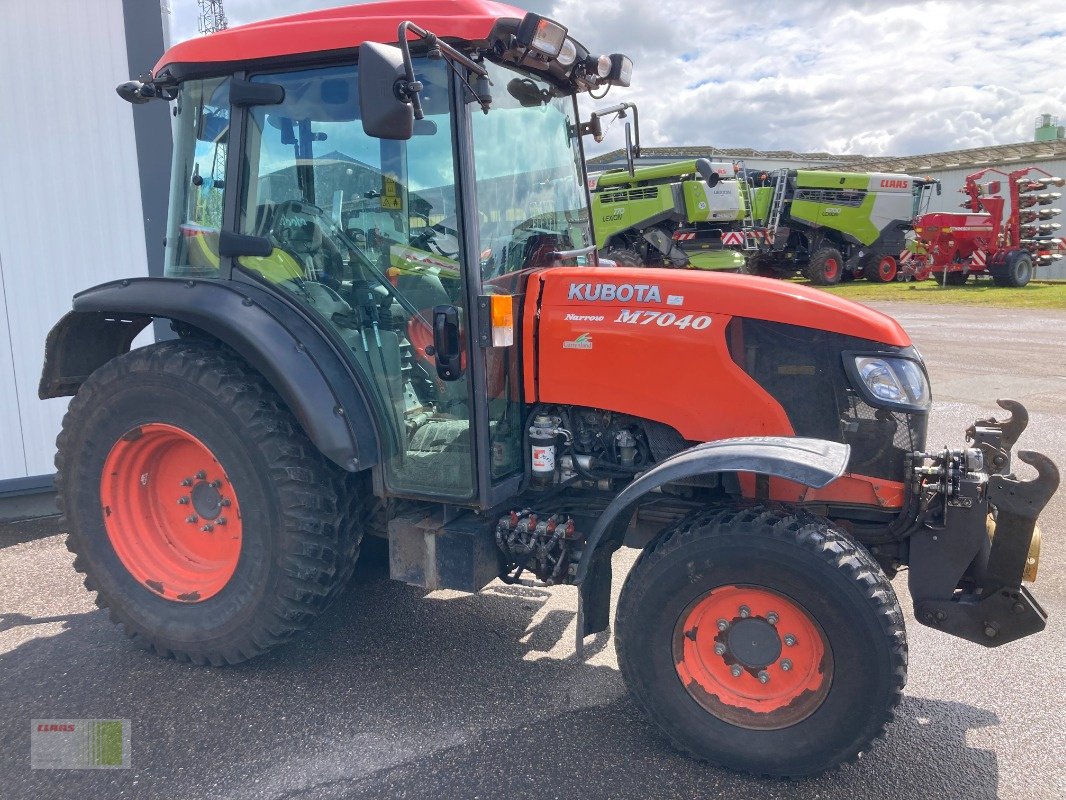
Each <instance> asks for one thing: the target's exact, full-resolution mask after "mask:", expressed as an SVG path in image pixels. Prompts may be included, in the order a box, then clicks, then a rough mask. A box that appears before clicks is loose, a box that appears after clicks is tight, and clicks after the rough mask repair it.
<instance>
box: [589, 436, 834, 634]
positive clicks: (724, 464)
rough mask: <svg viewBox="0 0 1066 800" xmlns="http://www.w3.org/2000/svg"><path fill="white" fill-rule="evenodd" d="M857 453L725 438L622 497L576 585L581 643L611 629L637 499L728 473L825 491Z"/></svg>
mask: <svg viewBox="0 0 1066 800" xmlns="http://www.w3.org/2000/svg"><path fill="white" fill-rule="evenodd" d="M850 453H851V449H850V448H849V447H848V445H845V444H840V443H838V442H829V441H825V440H822V439H805V438H799V437H784V436H767V437H748V438H740V439H722V440H720V441H717V442H708V443H706V444H700V445H696V446H695V447H691V448H689V449H688V450H682V451H681V452H680V453H677V454H675V455H673V456H671V457H670V458H668V459H666V460H665V461H662V462H660V463H659V464H657V465H656V466H655V467H654V468H653V469H650V470H648V472H646V473H644V474H643V475H642V476H640V477H639V478H637V479H636V480H635V481H633V482H632V483H631V484H629V485H628V486H627V487H626V488H625V489H623V490H622V491H621V492H619V493H618V496H617V497H615V498H614V500H612V501H611V502H610V504H609V505H608V506H607V508H606V509H604V512H603V513H602V514H601V515H600V518H599V519H598V520H597V521H596V525H595V527H593V529H592V532H591V533H590V534H589V537H588V540H587V542H586V545H585V549H584V552H583V553H582V555H581V560H580V561H579V562H578V567H577V573H576V575H575V577H574V583H576V584H578V588H579V598H580V610H579V616H578V619H579V622H578V639H579V640H580V639H582V638H583V637H584V636H587V635H589V634H592V633H596V632H598V631H602V630H606V629H607V625H608V622H609V620H608V617H609V610H610V590H611V561H610V556H611V553H613V552H614V551H615V550H617V549H618V547H619V546H620V545H621V542H622V537H623V536H624V534H625V530H626V528H627V527H628V526H629V521H630V518H631V517H632V512H633V510H634V506H635V505H636V503H637V501H639V500H640V499H641V498H642V497H644V496H645V495H646V494H647V493H648V492H651V491H653V490H655V489H658V488H659V487H661V486H664V485H666V484H668V483H671V482H673V481H678V480H681V479H683V478H691V477H694V476H696V475H709V474H714V473H722V472H751V473H755V474H757V475H769V476H772V477H778V478H784V479H786V480H789V481H793V482H795V483H798V484H802V485H804V486H811V487H813V488H815V489H820V488H822V487H824V486H826V485H828V484H829V483H831V482H832V481H834V480H836V479H837V478H839V477H840V476H841V475H843V474H844V469H845V468H846V466H847V463H848V457H849V455H850Z"/></svg>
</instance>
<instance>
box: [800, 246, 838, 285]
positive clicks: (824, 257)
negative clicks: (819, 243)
mask: <svg viewBox="0 0 1066 800" xmlns="http://www.w3.org/2000/svg"><path fill="white" fill-rule="evenodd" d="M804 272H805V274H806V275H807V277H808V278H809V279H810V281H811V283H814V284H817V285H818V286H833V285H834V284H837V283H840V280H841V278H843V277H844V257H843V256H842V255H840V251H839V250H837V249H836V248H835V247H819V248H818V249H817V250H815V251H814V253H812V254H811V260H810V261H809V262H808V263H807V268H806V269H805V270H804Z"/></svg>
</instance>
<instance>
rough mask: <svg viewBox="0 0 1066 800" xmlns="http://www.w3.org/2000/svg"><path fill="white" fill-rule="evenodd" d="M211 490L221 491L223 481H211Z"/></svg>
mask: <svg viewBox="0 0 1066 800" xmlns="http://www.w3.org/2000/svg"><path fill="white" fill-rule="evenodd" d="M211 488H212V489H221V488H222V481H211Z"/></svg>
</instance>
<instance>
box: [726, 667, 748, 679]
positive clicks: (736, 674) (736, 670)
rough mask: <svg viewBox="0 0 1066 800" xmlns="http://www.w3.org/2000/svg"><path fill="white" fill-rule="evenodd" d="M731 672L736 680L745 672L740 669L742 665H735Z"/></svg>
mask: <svg viewBox="0 0 1066 800" xmlns="http://www.w3.org/2000/svg"><path fill="white" fill-rule="evenodd" d="M729 671H730V672H731V673H733V677H734V678H739V677H740V673H742V672H743V671H744V670H742V669H741V668H740V665H739V664H734V665H733V668H732V669H731V670H729Z"/></svg>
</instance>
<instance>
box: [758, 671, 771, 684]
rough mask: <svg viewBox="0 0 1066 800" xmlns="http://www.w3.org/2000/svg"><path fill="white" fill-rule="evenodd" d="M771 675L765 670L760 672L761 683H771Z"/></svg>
mask: <svg viewBox="0 0 1066 800" xmlns="http://www.w3.org/2000/svg"><path fill="white" fill-rule="evenodd" d="M769 682H770V673H769V672H767V671H766V670H764V669H760V670H759V683H769Z"/></svg>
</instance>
